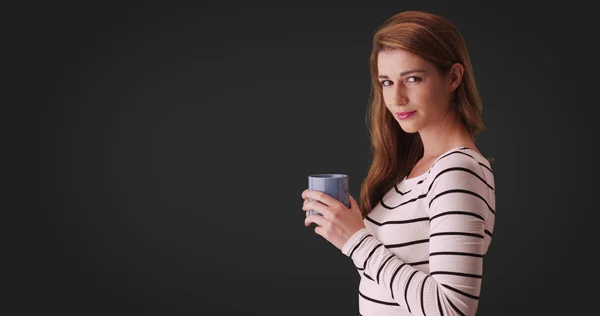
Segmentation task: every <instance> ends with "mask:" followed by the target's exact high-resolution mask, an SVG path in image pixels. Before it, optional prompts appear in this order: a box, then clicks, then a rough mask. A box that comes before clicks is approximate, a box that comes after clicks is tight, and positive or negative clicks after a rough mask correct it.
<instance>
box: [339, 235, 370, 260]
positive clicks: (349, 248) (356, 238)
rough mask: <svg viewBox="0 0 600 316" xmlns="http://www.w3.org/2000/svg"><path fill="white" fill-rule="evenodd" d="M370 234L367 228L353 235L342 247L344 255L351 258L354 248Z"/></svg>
mask: <svg viewBox="0 0 600 316" xmlns="http://www.w3.org/2000/svg"><path fill="white" fill-rule="evenodd" d="M368 234H369V231H368V230H367V228H362V229H360V230H358V231H357V232H356V233H354V235H352V236H351V237H350V238H349V239H348V240H347V241H346V243H345V244H344V246H343V247H342V253H343V254H344V255H346V256H348V257H350V252H352V249H354V246H356V244H357V243H358V242H359V241H360V240H361V239H362V238H363V237H364V236H366V235H368Z"/></svg>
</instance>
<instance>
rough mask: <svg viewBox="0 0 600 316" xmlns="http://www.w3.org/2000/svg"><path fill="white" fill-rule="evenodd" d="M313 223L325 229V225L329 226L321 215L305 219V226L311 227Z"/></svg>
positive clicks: (309, 216)
mask: <svg viewBox="0 0 600 316" xmlns="http://www.w3.org/2000/svg"><path fill="white" fill-rule="evenodd" d="M311 223H315V224H317V225H318V226H321V227H324V226H325V225H327V220H326V219H325V218H323V216H321V215H315V214H313V215H308V216H306V218H305V219H304V226H310V224H311Z"/></svg>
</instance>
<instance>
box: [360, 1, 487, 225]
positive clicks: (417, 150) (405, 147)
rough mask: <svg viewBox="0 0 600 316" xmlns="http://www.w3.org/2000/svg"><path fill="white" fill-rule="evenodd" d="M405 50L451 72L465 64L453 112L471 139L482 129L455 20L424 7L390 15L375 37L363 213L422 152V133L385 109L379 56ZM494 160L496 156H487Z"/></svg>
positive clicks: (469, 67) (470, 72)
mask: <svg viewBox="0 0 600 316" xmlns="http://www.w3.org/2000/svg"><path fill="white" fill-rule="evenodd" d="M391 49H402V50H406V51H408V52H411V53H413V54H415V55H417V56H420V57H421V58H422V59H424V60H426V61H428V62H430V63H432V64H433V65H434V66H435V67H436V68H437V69H438V71H439V72H440V74H442V75H447V74H448V72H449V70H450V68H451V67H452V65H453V64H455V63H460V64H462V66H463V67H464V74H463V77H462V81H461V82H460V84H459V86H458V87H457V88H456V90H455V91H453V95H452V96H451V100H452V101H451V105H450V108H451V110H453V111H455V112H456V113H457V114H458V117H460V119H461V121H462V123H463V124H464V126H465V127H466V129H467V131H468V132H469V134H470V135H471V139H472V140H473V142H476V138H477V136H478V135H479V134H480V133H481V132H482V131H483V129H484V124H483V120H482V112H483V110H482V105H481V99H480V96H479V93H478V91H477V87H476V85H475V77H474V75H473V69H472V65H471V61H470V58H469V54H468V51H467V47H466V44H465V41H464V39H463V37H462V35H461V34H460V32H459V31H458V29H457V28H456V26H454V24H452V22H450V21H449V20H447V19H445V18H443V17H441V16H438V15H435V14H432V13H428V12H422V11H404V12H400V13H398V14H395V15H394V16H392V17H391V18H389V19H388V20H386V21H385V22H384V23H383V24H382V25H381V26H380V27H379V28H378V29H377V31H376V32H375V34H374V36H373V48H372V51H371V56H370V58H369V66H370V70H371V93H370V100H369V107H368V110H367V116H366V119H367V127H368V130H369V134H370V139H371V153H372V154H373V160H372V163H371V166H370V168H369V171H368V174H367V176H366V178H365V179H364V180H363V182H362V184H361V190H360V203H359V204H360V205H359V206H360V209H361V212H362V214H363V217H365V216H366V215H367V214H369V213H370V212H371V210H372V209H373V207H375V205H376V204H377V203H378V202H379V201H380V200H381V199H382V198H383V196H384V194H385V193H386V192H388V191H389V190H390V189H391V188H392V187H393V186H394V185H395V184H397V183H398V182H400V181H401V180H402V179H404V177H405V176H407V175H408V173H409V172H410V170H411V169H412V168H413V167H414V165H415V164H416V163H417V161H418V160H419V159H420V158H421V157H422V156H423V143H422V141H421V138H420V136H419V133H413V134H409V133H406V132H404V131H403V130H402V129H401V127H400V126H399V124H398V122H397V121H396V120H395V119H394V117H393V116H392V114H391V113H390V112H389V110H387V108H386V106H385V103H384V100H383V95H382V91H381V86H380V85H379V81H378V79H377V76H378V70H377V56H378V54H379V52H381V51H383V50H391ZM488 160H489V161H490V162H492V161H493V158H488Z"/></svg>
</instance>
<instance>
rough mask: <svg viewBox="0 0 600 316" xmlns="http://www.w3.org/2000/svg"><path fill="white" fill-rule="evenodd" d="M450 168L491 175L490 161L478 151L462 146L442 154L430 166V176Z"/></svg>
mask: <svg viewBox="0 0 600 316" xmlns="http://www.w3.org/2000/svg"><path fill="white" fill-rule="evenodd" d="M450 168H452V169H456V168H459V169H469V170H470V171H473V172H476V173H477V174H487V173H489V174H492V166H491V164H490V161H489V160H488V159H487V158H485V157H484V156H483V155H482V154H481V153H480V152H479V151H478V150H476V149H472V148H469V147H464V146H463V147H457V148H453V149H451V150H449V151H447V152H446V153H444V154H442V155H441V156H440V157H439V158H438V159H437V160H436V161H435V162H434V163H433V165H432V166H431V172H430V174H434V175H435V174H438V173H440V172H444V171H445V170H448V169H450Z"/></svg>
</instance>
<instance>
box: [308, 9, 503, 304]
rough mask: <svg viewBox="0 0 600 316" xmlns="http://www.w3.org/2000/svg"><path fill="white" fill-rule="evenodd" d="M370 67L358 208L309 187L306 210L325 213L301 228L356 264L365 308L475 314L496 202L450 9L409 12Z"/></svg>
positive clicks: (385, 35)
mask: <svg viewBox="0 0 600 316" xmlns="http://www.w3.org/2000/svg"><path fill="white" fill-rule="evenodd" d="M370 68H371V75H372V95H371V103H370V108H369V119H370V125H369V131H370V134H371V142H372V146H373V153H374V157H373V162H372V164H371V167H370V169H369V172H368V175H367V177H366V178H365V180H364V181H363V183H362V187H361V192H360V198H361V199H360V200H361V201H360V205H359V204H358V203H357V201H356V200H355V199H354V198H353V197H352V196H350V202H351V208H350V209H348V208H346V206H344V205H343V204H342V203H340V202H339V201H337V200H335V199H334V198H332V197H331V196H328V195H327V194H324V193H322V192H318V191H311V190H306V191H304V192H302V198H303V199H304V200H305V201H304V205H303V207H302V209H303V210H304V211H306V210H309V209H313V210H315V211H317V212H319V213H321V214H322V215H309V216H307V217H306V219H305V222H304V224H305V225H306V226H310V224H311V223H315V224H317V225H318V226H317V227H316V228H315V232H316V233H317V234H319V235H321V236H323V237H324V238H325V239H326V240H328V241H329V242H331V243H332V244H333V245H335V246H336V247H337V248H339V249H340V250H341V251H342V252H343V253H344V254H345V255H346V256H348V257H349V258H350V259H351V260H352V261H353V262H354V265H355V266H356V269H357V270H358V272H359V274H360V275H361V281H360V285H359V289H358V299H359V308H360V314H361V315H365V316H386V315H474V314H475V312H476V310H477V306H478V302H479V297H480V294H481V283H482V276H483V258H484V255H485V253H486V252H487V250H488V247H489V245H490V242H491V239H492V235H493V231H494V220H495V207H496V203H495V186H494V175H493V173H492V168H491V160H488V159H487V158H485V157H484V156H483V155H482V153H481V152H480V151H479V150H478V149H477V147H476V146H475V143H476V137H477V136H478V135H479V133H480V132H481V131H482V130H483V128H484V125H483V122H482V117H481V115H482V105H481V100H480V98H479V95H478V92H477V88H476V85H475V79H474V76H473V70H472V67H471V62H470V59H469V55H468V52H467V48H466V46H465V42H464V40H463V38H462V36H461V34H460V33H459V31H458V30H457V28H456V27H455V26H454V25H453V24H452V23H451V22H450V21H448V20H447V19H445V18H443V17H440V16H438V15H434V14H431V13H427V12H419V11H405V12H401V13H398V14H396V15H394V16H393V17H391V18H390V19H388V20H387V21H386V22H385V23H384V24H383V25H382V26H381V27H380V28H379V30H378V31H377V32H376V34H375V35H374V38H373V50H372V53H371V56H370ZM309 198H310V199H312V201H310V202H309V201H308V199H309Z"/></svg>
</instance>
